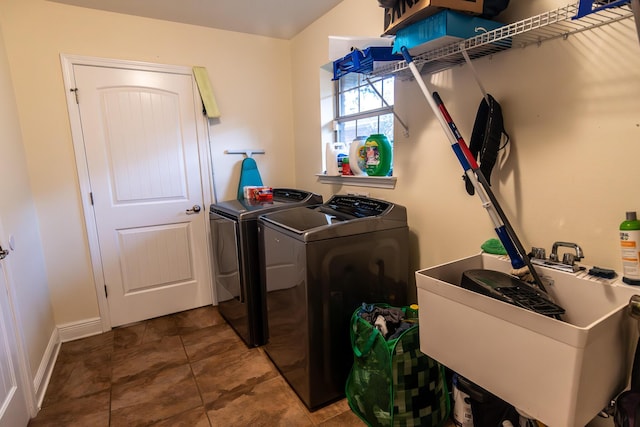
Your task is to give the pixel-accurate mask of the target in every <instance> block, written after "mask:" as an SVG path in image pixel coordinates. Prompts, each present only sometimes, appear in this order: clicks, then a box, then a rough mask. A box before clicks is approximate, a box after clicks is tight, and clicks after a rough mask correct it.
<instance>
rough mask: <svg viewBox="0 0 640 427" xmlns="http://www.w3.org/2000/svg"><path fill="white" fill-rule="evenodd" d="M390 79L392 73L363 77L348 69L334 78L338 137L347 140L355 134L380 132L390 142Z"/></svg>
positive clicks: (391, 123) (391, 121) (391, 93)
mask: <svg viewBox="0 0 640 427" xmlns="http://www.w3.org/2000/svg"><path fill="white" fill-rule="evenodd" d="M369 83H371V84H369ZM393 83H394V77H393V76H388V77H378V78H369V79H368V80H367V77H366V76H365V75H363V74H359V73H348V74H346V75H344V76H342V77H341V78H340V79H338V80H337V81H336V82H335V85H336V86H335V93H336V97H335V101H336V108H335V111H336V117H335V123H336V125H337V126H336V137H337V140H338V141H344V142H347V143H350V142H351V141H353V140H354V139H355V138H356V137H357V136H369V135H371V134H374V133H382V134H385V135H386V136H387V138H388V139H389V142H391V143H392V144H393V100H394V99H393V98H394V94H393V89H394V87H393ZM372 86H373V87H372ZM380 95H382V96H383V97H384V102H383V100H382V98H381V97H380Z"/></svg>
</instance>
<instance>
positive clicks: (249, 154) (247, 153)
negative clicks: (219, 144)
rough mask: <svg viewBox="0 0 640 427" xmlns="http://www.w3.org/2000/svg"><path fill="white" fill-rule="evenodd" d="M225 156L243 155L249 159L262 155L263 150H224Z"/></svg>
mask: <svg viewBox="0 0 640 427" xmlns="http://www.w3.org/2000/svg"><path fill="white" fill-rule="evenodd" d="M224 153H225V154H244V155H245V156H247V157H251V156H252V155H254V154H264V150H253V149H248V150H225V151H224Z"/></svg>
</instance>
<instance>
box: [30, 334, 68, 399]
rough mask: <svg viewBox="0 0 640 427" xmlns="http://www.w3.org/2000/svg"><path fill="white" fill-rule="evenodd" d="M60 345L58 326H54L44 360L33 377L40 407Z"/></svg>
mask: <svg viewBox="0 0 640 427" xmlns="http://www.w3.org/2000/svg"><path fill="white" fill-rule="evenodd" d="M60 345H61V342H60V334H59V332H58V328H54V330H53V332H52V333H51V337H50V338H49V344H47V348H46V349H45V351H44V355H43V356H42V360H41V361H40V366H39V367H38V372H36V375H35V378H34V379H33V390H34V391H35V395H36V404H37V405H38V409H40V408H42V401H43V400H44V394H45V393H46V391H47V387H48V386H49V381H50V380H51V374H52V373H53V367H54V366H55V364H56V359H57V358H58V353H59V352H60Z"/></svg>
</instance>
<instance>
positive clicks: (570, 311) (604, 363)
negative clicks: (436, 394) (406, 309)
mask: <svg viewBox="0 0 640 427" xmlns="http://www.w3.org/2000/svg"><path fill="white" fill-rule="evenodd" d="M470 269H488V270H498V271H502V272H505V273H509V272H510V271H511V264H510V262H509V260H508V258H507V257H504V256H495V255H488V254H479V255H476V256H472V257H470V258H464V259H461V260H458V261H454V262H451V263H447V264H443V265H439V266H436V267H432V268H427V269H424V270H420V271H417V272H416V285H417V287H418V303H419V306H420V312H419V317H420V350H422V352H423V353H425V354H427V355H429V356H430V357H432V358H433V359H435V360H437V361H438V362H440V363H442V364H443V365H445V366H447V367H449V368H451V369H452V370H453V371H455V372H458V373H459V374H460V375H463V376H464V377H466V378H468V379H469V380H471V381H473V382H474V383H476V384H478V385H479V386H481V387H483V388H485V389H486V390H488V391H490V392H491V393H493V394H495V395H496V396H498V397H500V398H501V399H503V400H505V401H507V402H509V403H511V404H512V405H514V406H515V407H516V408H518V409H520V410H522V411H524V412H526V413H527V414H529V415H531V416H532V417H534V418H536V419H538V420H539V421H541V422H543V423H545V424H546V425H548V426H551V427H570V426H580V427H582V426H585V425H586V424H587V423H588V422H589V421H590V420H591V419H593V418H594V417H595V416H596V415H597V414H598V412H600V411H601V410H602V409H603V408H605V407H606V406H607V405H608V403H609V402H610V400H611V398H612V397H615V396H616V395H617V393H619V392H620V391H622V390H623V389H624V388H625V387H626V385H627V383H628V378H629V373H630V370H631V363H632V359H633V352H634V350H635V344H636V340H637V331H636V321H635V320H634V319H632V318H631V317H630V316H629V315H628V312H627V304H628V302H629V299H630V298H631V296H632V295H634V294H636V293H638V294H640V288H638V289H636V288H633V287H631V286H627V285H625V284H623V283H622V282H620V281H617V280H606V279H598V278H595V277H592V276H589V275H587V274H585V273H576V274H572V273H566V272H562V271H559V270H553V269H550V268H547V267H541V266H536V271H538V273H539V274H540V275H541V276H543V280H545V281H546V280H547V279H548V280H550V281H551V282H552V284H546V285H545V286H546V289H547V291H548V292H549V294H550V295H551V296H552V298H553V300H554V301H555V302H556V303H557V304H559V305H560V306H562V307H563V308H564V309H565V310H566V313H565V314H564V315H563V316H562V320H556V319H553V318H550V317H546V316H543V315H541V314H538V313H535V312H532V311H529V310H525V309H522V308H519V307H516V306H513V305H510V304H507V303H504V302H501V301H498V300H496V299H492V298H490V297H487V296H484V295H481V294H478V293H476V292H473V291H470V290H467V289H463V288H461V287H460V286H459V285H460V279H461V277H462V272H463V271H466V270H470Z"/></svg>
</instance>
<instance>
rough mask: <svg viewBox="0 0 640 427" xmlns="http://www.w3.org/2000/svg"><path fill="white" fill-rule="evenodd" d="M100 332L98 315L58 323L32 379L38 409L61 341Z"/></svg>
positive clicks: (100, 325)
mask: <svg viewBox="0 0 640 427" xmlns="http://www.w3.org/2000/svg"><path fill="white" fill-rule="evenodd" d="M101 333H102V320H101V319H100V318H99V317H96V318H93V319H86V320H82V321H79V322H73V323H66V324H64V325H59V326H58V327H57V328H55V329H54V330H53V332H52V334H51V338H49V344H47V348H46V350H45V352H44V355H43V356H42V360H41V362H40V366H39V367H38V372H36V375H35V378H34V379H33V389H34V390H35V394H36V402H37V405H38V409H40V408H41V407H42V401H43V400H44V395H45V393H46V392H47V387H48V386H49V381H50V380H51V375H52V373H53V367H54V366H55V364H56V360H57V359H58V353H60V347H61V345H62V343H63V342H67V341H73V340H77V339H79V338H84V337H88V336H91V335H97V334H101Z"/></svg>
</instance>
